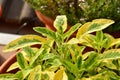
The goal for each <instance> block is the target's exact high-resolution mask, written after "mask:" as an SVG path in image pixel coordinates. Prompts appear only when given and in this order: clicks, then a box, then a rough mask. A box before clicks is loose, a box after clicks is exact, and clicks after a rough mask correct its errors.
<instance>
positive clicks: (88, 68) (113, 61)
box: [0, 15, 120, 80]
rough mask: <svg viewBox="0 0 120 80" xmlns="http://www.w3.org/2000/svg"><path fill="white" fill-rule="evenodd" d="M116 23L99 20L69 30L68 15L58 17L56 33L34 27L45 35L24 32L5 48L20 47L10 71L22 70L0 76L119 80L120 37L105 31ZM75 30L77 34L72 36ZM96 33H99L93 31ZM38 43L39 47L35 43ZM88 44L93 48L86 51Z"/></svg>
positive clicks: (11, 78) (27, 79) (35, 79)
mask: <svg viewBox="0 0 120 80" xmlns="http://www.w3.org/2000/svg"><path fill="white" fill-rule="evenodd" d="M113 23H114V21H113V20H109V19H96V20H93V21H92V22H87V23H85V24H83V25H81V24H80V23H77V24H75V25H74V26H72V27H71V28H70V29H69V30H68V31H66V29H67V18H66V16H64V15H61V16H57V18H56V19H55V21H54V27H55V28H56V30H57V31H56V32H54V31H52V30H49V29H46V28H45V27H35V28H33V29H34V30H35V31H36V32H38V33H40V34H42V35H43V36H38V35H24V36H22V37H20V38H18V39H16V40H14V41H12V42H10V43H9V44H8V45H7V46H6V47H5V48H4V51H6V52H9V51H13V50H17V49H20V48H21V51H20V52H19V53H18V54H17V55H16V57H17V61H16V62H15V63H13V64H12V65H11V66H10V67H9V69H8V70H7V71H10V70H13V69H16V68H19V69H20V70H18V72H17V73H14V74H13V73H3V74H0V79H4V80H5V79H9V80H14V79H16V80H87V79H90V80H98V79H100V80H109V79H110V80H111V79H112V80H113V79H114V80H119V79H120V72H119V71H120V66H119V65H120V49H119V44H120V38H117V39H115V38H114V37H112V36H111V35H109V34H107V33H103V32H102V30H103V29H105V28H107V27H108V26H109V25H111V24H113ZM80 26H81V27H80ZM76 30H78V32H77V34H76V37H71V35H72V34H73V33H74V32H75V31H76ZM93 32H95V33H96V34H95V35H94V34H91V33H93ZM36 44H37V45H40V47H39V48H36V47H33V46H32V45H36ZM31 46H32V47H31ZM87 47H90V48H92V50H91V51H87V52H84V50H85V48H87Z"/></svg>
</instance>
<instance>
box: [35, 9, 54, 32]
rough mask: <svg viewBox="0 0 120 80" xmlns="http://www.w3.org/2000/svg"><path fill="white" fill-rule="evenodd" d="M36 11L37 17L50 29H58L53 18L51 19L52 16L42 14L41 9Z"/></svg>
mask: <svg viewBox="0 0 120 80" xmlns="http://www.w3.org/2000/svg"><path fill="white" fill-rule="evenodd" d="M35 12H36V15H37V17H38V18H39V20H40V21H42V22H43V23H44V24H45V26H46V27H47V28H48V29H51V30H53V31H56V29H55V28H54V27H53V22H54V20H53V19H51V18H49V17H47V16H45V15H43V14H42V13H41V12H40V11H38V10H36V11H35Z"/></svg>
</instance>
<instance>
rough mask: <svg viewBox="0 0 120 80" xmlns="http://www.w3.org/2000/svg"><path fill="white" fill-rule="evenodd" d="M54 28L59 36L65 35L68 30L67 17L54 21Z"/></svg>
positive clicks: (62, 16) (61, 16) (63, 16)
mask: <svg viewBox="0 0 120 80" xmlns="http://www.w3.org/2000/svg"><path fill="white" fill-rule="evenodd" d="M54 27H55V28H56V29H57V32H59V34H61V33H63V32H64V31H65V30H66V29H67V17H66V16H65V15H60V16H57V17H56V19H55V21H54Z"/></svg>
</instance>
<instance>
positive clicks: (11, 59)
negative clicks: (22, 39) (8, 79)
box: [0, 50, 21, 74]
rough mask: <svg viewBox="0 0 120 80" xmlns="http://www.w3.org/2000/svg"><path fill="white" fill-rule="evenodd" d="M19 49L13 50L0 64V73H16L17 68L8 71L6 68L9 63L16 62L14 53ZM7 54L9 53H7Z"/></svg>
mask: <svg viewBox="0 0 120 80" xmlns="http://www.w3.org/2000/svg"><path fill="white" fill-rule="evenodd" d="M20 51H21V50H18V51H17V52H15V53H14V54H13V55H12V56H11V57H9V58H8V59H7V60H6V61H5V62H4V63H3V64H2V65H1V66H0V74H2V73H16V72H17V71H18V70H19V69H14V70H11V71H9V72H7V69H8V68H9V67H10V65H11V64H13V63H14V62H16V54H17V53H18V52H20ZM8 54H9V53H8Z"/></svg>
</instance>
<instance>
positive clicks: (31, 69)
mask: <svg viewBox="0 0 120 80" xmlns="http://www.w3.org/2000/svg"><path fill="white" fill-rule="evenodd" d="M32 71H33V68H31V67H30V66H29V67H27V68H26V69H22V74H23V78H22V79H23V80H24V79H26V78H27V76H28V75H29V74H30V73H31V72H32Z"/></svg>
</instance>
